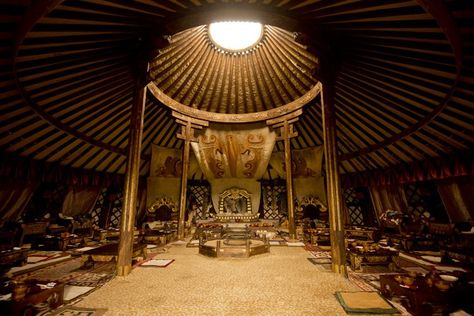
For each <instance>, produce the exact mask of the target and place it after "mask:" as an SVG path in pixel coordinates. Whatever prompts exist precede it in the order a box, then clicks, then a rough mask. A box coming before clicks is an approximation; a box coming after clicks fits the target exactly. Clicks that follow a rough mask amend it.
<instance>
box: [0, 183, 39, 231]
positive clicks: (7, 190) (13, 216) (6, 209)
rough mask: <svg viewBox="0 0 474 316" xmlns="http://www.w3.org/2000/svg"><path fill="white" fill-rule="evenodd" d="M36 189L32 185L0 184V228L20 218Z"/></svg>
mask: <svg viewBox="0 0 474 316" xmlns="http://www.w3.org/2000/svg"><path fill="white" fill-rule="evenodd" d="M36 187H37V185H36V184H34V183H21V182H18V183H11V182H10V181H1V182H0V226H2V225H3V223H4V222H7V221H16V220H17V219H18V218H19V217H20V216H21V214H22V213H23V211H24V210H25V207H26V205H27V204H28V202H29V201H30V199H31V197H32V196H33V192H34V190H35V188H36Z"/></svg>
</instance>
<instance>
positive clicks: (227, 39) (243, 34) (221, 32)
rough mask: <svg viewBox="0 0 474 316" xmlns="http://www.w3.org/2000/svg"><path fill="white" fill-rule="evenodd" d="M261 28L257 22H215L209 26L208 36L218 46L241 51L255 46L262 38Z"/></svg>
mask: <svg viewBox="0 0 474 316" xmlns="http://www.w3.org/2000/svg"><path fill="white" fill-rule="evenodd" d="M262 32H263V26H262V24H260V23H257V22H215V23H211V24H209V36H210V37H211V39H212V41H213V42H214V43H215V44H217V45H218V46H220V47H222V48H224V49H227V50H232V51H241V50H244V49H246V48H249V47H251V46H253V45H255V44H256V43H257V42H258V40H259V39H260V37H261V36H262Z"/></svg>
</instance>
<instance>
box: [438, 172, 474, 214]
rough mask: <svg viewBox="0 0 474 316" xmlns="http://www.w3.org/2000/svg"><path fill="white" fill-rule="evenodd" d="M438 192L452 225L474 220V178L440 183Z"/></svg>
mask: <svg viewBox="0 0 474 316" xmlns="http://www.w3.org/2000/svg"><path fill="white" fill-rule="evenodd" d="M438 192H439V195H440V197H441V200H442V201H443V204H444V206H445V208H446V210H447V212H448V216H449V219H450V220H451V222H452V223H456V222H465V221H472V220H473V219H474V177H459V178H452V179H448V180H445V181H440V182H439V183H438Z"/></svg>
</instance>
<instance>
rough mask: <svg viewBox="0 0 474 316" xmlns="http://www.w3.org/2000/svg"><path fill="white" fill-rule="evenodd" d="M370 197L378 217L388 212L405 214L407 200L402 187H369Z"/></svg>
mask: <svg viewBox="0 0 474 316" xmlns="http://www.w3.org/2000/svg"><path fill="white" fill-rule="evenodd" d="M369 192H370V197H371V199H372V204H373V206H374V210H375V213H376V214H377V217H379V216H380V214H382V213H383V212H385V211H387V210H393V211H400V212H405V211H406V209H407V206H408V204H407V200H406V197H405V193H404V191H403V186H401V185H387V186H372V187H369Z"/></svg>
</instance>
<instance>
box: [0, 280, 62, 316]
mask: <svg viewBox="0 0 474 316" xmlns="http://www.w3.org/2000/svg"><path fill="white" fill-rule="evenodd" d="M28 283H29V290H28V293H27V294H26V296H25V297H24V298H23V299H22V300H20V301H18V302H16V301H13V300H10V301H1V302H0V310H1V311H2V313H5V314H2V315H12V316H16V315H34V310H33V306H34V305H36V304H39V303H42V302H47V303H48V305H49V307H50V308H51V309H54V308H57V307H58V306H60V305H62V304H63V299H64V283H61V282H56V285H55V286H54V287H53V288H50V289H44V290H42V289H40V288H39V287H37V286H35V285H36V284H47V283H49V281H34V280H30V281H29V282H28Z"/></svg>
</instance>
